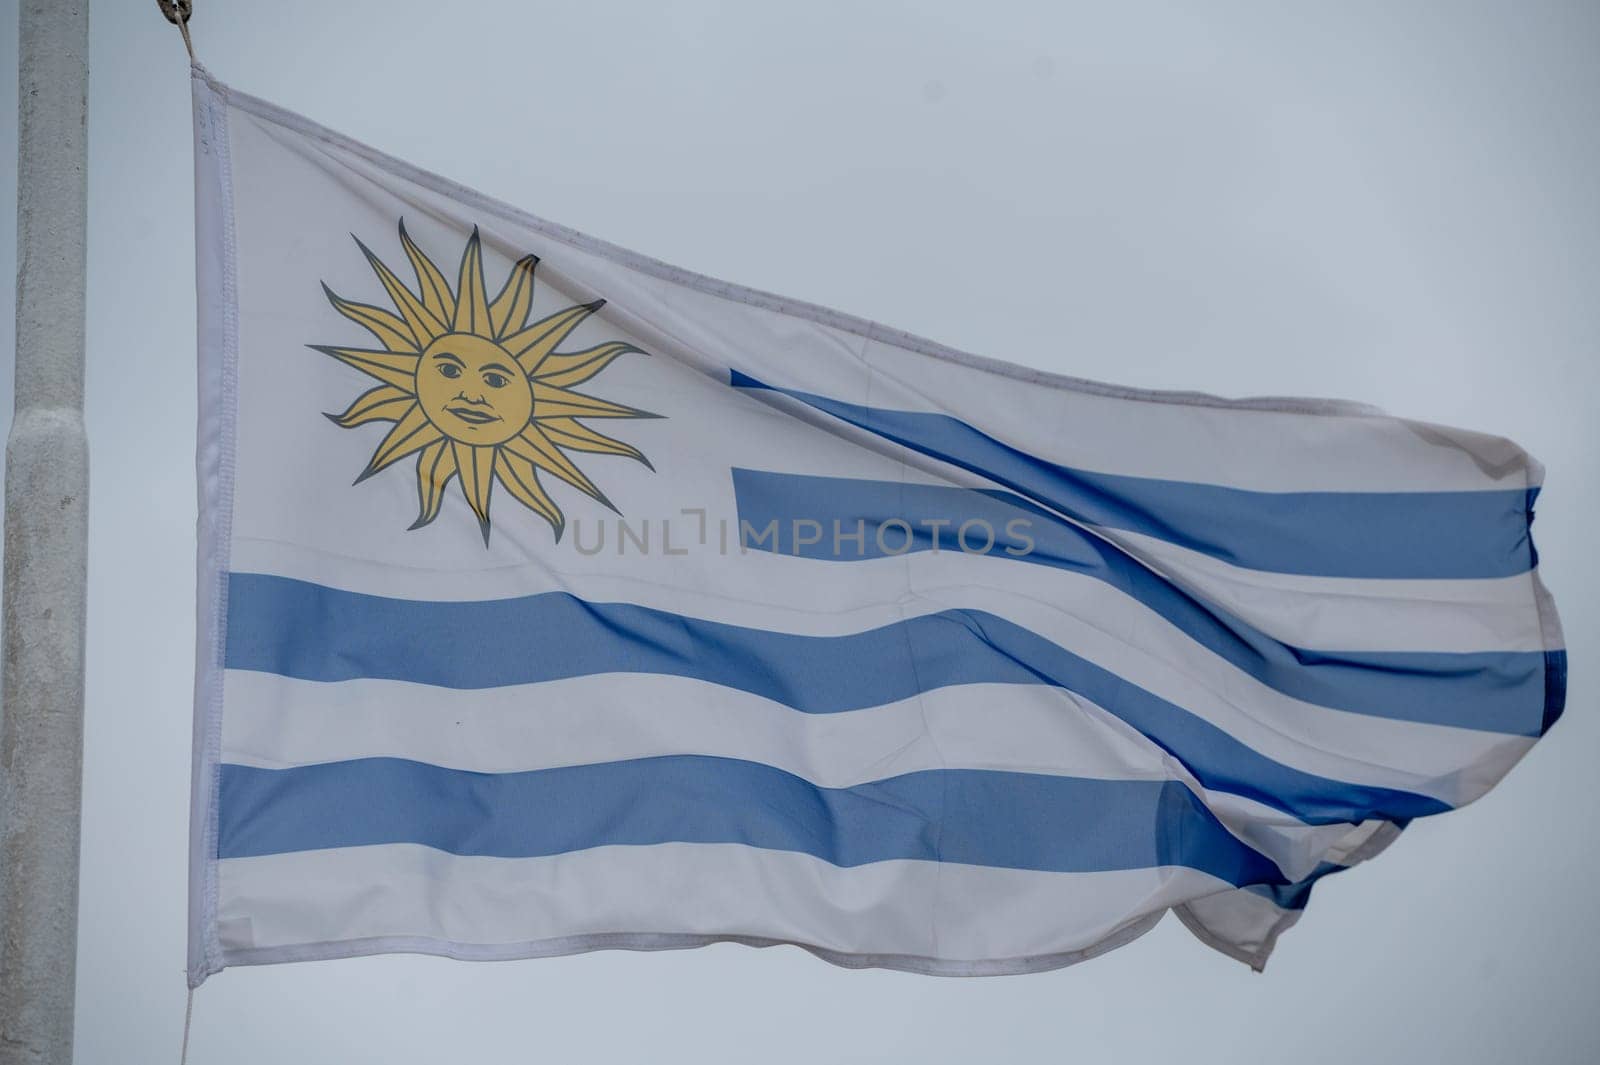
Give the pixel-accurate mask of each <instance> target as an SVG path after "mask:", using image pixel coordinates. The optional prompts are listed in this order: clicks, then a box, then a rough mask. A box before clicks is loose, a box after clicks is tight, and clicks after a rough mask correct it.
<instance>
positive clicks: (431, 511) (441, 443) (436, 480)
mask: <svg viewBox="0 0 1600 1065" xmlns="http://www.w3.org/2000/svg"><path fill="white" fill-rule="evenodd" d="M455 475H456V453H455V448H453V447H452V446H451V444H450V441H448V440H445V439H439V440H435V441H434V442H433V443H431V444H428V445H427V446H425V447H424V448H423V449H422V450H421V451H420V452H418V453H417V500H418V503H419V505H420V508H421V509H420V512H419V513H418V514H417V520H416V521H414V522H412V523H411V528H412V529H420V528H422V527H423V526H424V525H426V524H428V523H429V522H430V521H432V520H433V519H434V518H437V517H438V516H439V508H440V507H441V506H442V505H443V503H444V490H445V488H446V486H448V485H449V484H450V478H452V477H454V476H455Z"/></svg>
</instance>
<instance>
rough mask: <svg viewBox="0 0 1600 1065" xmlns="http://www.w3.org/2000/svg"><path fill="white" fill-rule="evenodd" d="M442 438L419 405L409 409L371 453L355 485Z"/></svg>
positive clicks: (441, 434)
mask: <svg viewBox="0 0 1600 1065" xmlns="http://www.w3.org/2000/svg"><path fill="white" fill-rule="evenodd" d="M443 436H444V434H443V433H441V432H439V430H438V428H437V427H435V426H434V424H433V423H432V422H430V421H429V420H428V416H427V414H425V413H424V412H423V410H422V407H421V405H420V404H419V405H418V406H415V407H413V408H411V410H409V411H407V412H406V415H405V417H403V418H401V419H400V420H399V421H397V422H395V423H394V428H392V429H390V430H389V435H388V436H385V437H384V438H383V442H382V443H380V444H379V445H378V450H376V451H374V452H373V453H372V458H371V460H369V461H368V462H367V468H366V469H365V470H362V471H361V476H360V477H357V478H356V484H360V483H361V482H362V481H364V480H366V479H367V478H368V477H371V476H372V475H373V474H375V473H377V472H378V471H379V470H381V469H383V468H384V467H385V466H390V465H393V464H394V463H396V462H399V461H400V460H401V459H403V458H405V457H406V456H407V455H409V454H411V453H412V452H413V451H417V450H420V449H421V448H424V447H427V446H428V445H429V444H431V443H433V442H434V441H435V440H439V439H441V438H442V437H443Z"/></svg>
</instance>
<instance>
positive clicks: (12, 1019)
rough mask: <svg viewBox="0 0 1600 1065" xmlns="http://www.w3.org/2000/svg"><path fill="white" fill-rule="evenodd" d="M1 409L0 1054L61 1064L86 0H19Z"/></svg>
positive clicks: (78, 721)
mask: <svg viewBox="0 0 1600 1065" xmlns="http://www.w3.org/2000/svg"><path fill="white" fill-rule="evenodd" d="M20 29H21V32H20V36H19V42H18V44H19V48H18V51H19V62H18V70H19V77H18V86H19V93H18V99H17V119H18V124H17V130H18V136H17V368H16V417H15V420H14V421H13V422H12V425H11V436H10V439H9V440H8V441H7V442H6V504H5V506H6V511H5V584H4V630H5V631H4V659H5V664H4V686H3V692H0V700H3V701H0V715H3V717H4V723H3V727H0V1065H24V1063H26V1065H69V1063H70V1062H71V1060H72V1020H73V998H74V992H75V984H76V970H77V948H78V816H79V811H80V808H81V805H82V774H83V637H84V600H85V577H86V562H87V559H86V556H87V547H88V544H87V540H88V502H89V500H88V489H89V459H88V441H87V438H86V435H85V433H84V423H83V337H84V244H85V235H86V234H85V216H86V188H87V162H86V160H87V156H86V139H87V130H86V118H87V91H88V80H89V68H88V46H89V12H88V2H87V0H22V3H21V17H20Z"/></svg>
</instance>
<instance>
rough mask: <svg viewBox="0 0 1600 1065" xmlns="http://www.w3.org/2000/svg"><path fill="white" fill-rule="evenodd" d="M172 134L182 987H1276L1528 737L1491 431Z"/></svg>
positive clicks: (1537, 596) (1510, 502)
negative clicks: (187, 693)
mask: <svg viewBox="0 0 1600 1065" xmlns="http://www.w3.org/2000/svg"><path fill="white" fill-rule="evenodd" d="M195 116H196V147H197V151H196V162H197V188H198V193H197V196H198V243H199V276H200V286H201V289H200V296H201V299H200V308H201V325H200V345H199V350H200V381H201V395H200V449H199V474H200V496H201V510H200V515H201V520H200V563H199V669H198V679H197V691H196V703H197V711H196V725H195V775H194V781H195V783H194V808H193V823H194V830H193V873H192V885H191V887H192V913H191V946H190V955H189V976H190V980H191V982H193V983H198V982H199V981H201V980H203V979H204V978H205V977H206V976H207V975H208V974H210V973H214V972H216V971H218V970H220V969H222V968H224V967H225V966H229V965H242V964H255V963H263V962H275V961H287V960H299V959H310V958H331V957H340V956H346V955H354V954H368V953H374V952H379V951H421V952H426V953H433V954H442V955H448V956H451V957H457V958H518V957H534V956H540V955H551V954H562V953H568V952H573V951H584V950H593V949H598V948H604V947H625V948H633V949H655V948H666V947H687V946H696V945H700V944H705V943H710V942H713V941H719V940H732V941H737V942H743V943H750V944H757V945H762V944H774V943H791V944H797V945H799V946H802V947H805V948H806V949H808V950H810V951H813V952H815V953H816V954H818V955H820V956H821V957H823V958H825V959H827V960H829V961H832V962H835V963H838V964H840V965H848V966H885V967H891V968H899V969H908V970H913V971H917V972H924V973H940V974H986V973H1014V972H1026V971H1032V970H1039V969H1048V968H1051V967H1054V966H1060V965H1065V964H1068V963H1070V962H1073V961H1077V960H1079V959H1082V958H1086V957H1089V956H1091V955H1093V954H1096V953H1099V952H1101V951H1104V950H1107V949H1110V948H1111V947H1115V946H1117V945H1119V944H1122V943H1126V942H1128V941H1129V940H1131V939H1133V938H1134V937H1136V936H1138V935H1139V934H1140V933H1142V932H1144V931H1145V930H1147V929H1148V928H1150V927H1151V926H1152V925H1153V924H1154V923H1155V922H1156V921H1157V920H1159V919H1160V918H1161V916H1162V915H1163V914H1164V913H1166V911H1167V910H1169V909H1170V910H1174V911H1176V912H1177V914H1178V916H1179V917H1180V918H1181V919H1182V920H1183V921H1184V923H1185V924H1187V925H1188V926H1189V927H1190V928H1191V929H1193V931H1194V932H1195V934H1196V935H1197V936H1199V937H1200V938H1201V939H1202V940H1203V941H1205V942H1206V943H1209V944H1210V945H1212V946H1214V947H1216V948H1217V949H1218V950H1220V951H1222V952H1224V953H1226V954H1228V955H1231V956H1233V957H1235V958H1238V959H1241V960H1243V961H1246V962H1248V963H1250V964H1252V965H1256V966H1259V965H1261V964H1262V963H1263V962H1264V960H1265V959H1266V956H1267V954H1268V952H1269V951H1270V950H1271V949H1272V947H1273V944H1274V942H1275V941H1276V939H1277V937H1278V935H1279V934H1280V933H1281V932H1282V931H1283V930H1284V929H1285V928H1287V927H1288V926H1289V925H1291V924H1293V923H1294V922H1295V921H1296V920H1297V919H1298V917H1299V915H1300V913H1301V911H1302V909H1303V908H1304V907H1305V905H1306V901H1307V898H1308V896H1309V895H1310V893H1311V888H1312V886H1313V884H1314V883H1315V882H1316V881H1317V880H1318V879H1319V878H1321V877H1323V876H1326V875H1328V874H1330V873H1336V872H1340V871H1342V870H1344V869H1346V868H1348V867H1350V866H1352V865H1355V864H1356V863H1358V862H1361V861H1363V860H1365V859H1367V858H1369V857H1371V856H1373V855H1375V854H1376V853H1378V852H1379V851H1380V850H1382V849H1383V848H1384V847H1385V846H1386V845H1388V844H1389V843H1391V842H1392V841H1393V840H1394V839H1395V838H1396V837H1397V836H1398V835H1399V833H1400V831H1401V830H1402V828H1403V827H1404V826H1405V825H1406V824H1407V823H1408V822H1410V820H1411V819H1412V818H1415V817H1420V816H1424V815H1429V814H1437V813H1443V812H1445V811H1448V810H1450V809H1452V808H1453V807H1456V806H1460V805H1461V804H1463V803H1467V802H1470V801H1472V800H1473V799H1475V798H1477V797H1478V796H1480V795H1482V794H1483V793H1484V791H1485V790H1487V789H1488V788H1489V787H1491V786H1492V785H1493V784H1494V783H1495V782H1496V781H1497V780H1498V779H1499V778H1500V777H1501V776H1502V775H1504V774H1505V773H1506V772H1507V771H1508V770H1509V769H1510V768H1511V766H1512V765H1513V764H1514V763H1515V762H1516V761H1517V760H1518V759H1519V758H1521V757H1522V755H1523V754H1524V753H1526V752H1527V750H1528V749H1529V747H1530V746H1532V744H1533V743H1534V742H1535V741H1536V740H1537V739H1538V738H1539V737H1540V736H1541V735H1542V734H1543V733H1544V732H1545V731H1546V730H1548V729H1549V728H1550V727H1551V725H1552V723H1553V722H1554V721H1555V719H1556V718H1557V716H1558V715H1559V714H1560V712H1561V705H1562V694H1563V677H1564V668H1565V659H1564V654H1563V651H1562V646H1563V645H1562V639H1561V630H1560V627H1559V625H1558V622H1557V620H1556V614H1555V610H1554V608H1553V606H1552V604H1551V601H1550V599H1549V597H1548V596H1547V595H1546V593H1545V591H1544V589H1543V587H1542V586H1541V585H1540V582H1539V578H1538V575H1537V572H1536V569H1535V564H1536V557H1535V554H1534V550H1533V544H1532V542H1531V541H1530V539H1529V534H1528V528H1529V523H1530V521H1531V519H1532V516H1533V514H1532V507H1533V501H1534V496H1535V495H1536V493H1537V492H1538V486H1539V481H1540V470H1539V466H1538V464H1537V463H1536V462H1534V461H1533V460H1532V459H1531V458H1529V457H1528V455H1526V454H1525V453H1524V452H1523V451H1522V450H1520V449H1519V448H1518V447H1517V446H1516V445H1514V444H1512V443H1510V442H1508V441H1506V440H1503V439H1499V438H1497V437H1493V436H1485V435H1481V434H1478V433H1472V432H1466V431H1463V430H1458V429H1450V428H1444V427H1440V426H1434V425H1423V424H1418V423H1414V422H1407V421H1403V420H1400V419H1397V418H1391V417H1387V416H1385V415H1383V414H1381V413H1379V412H1377V411H1374V410H1370V409H1367V408H1364V407H1358V406H1353V405H1348V404H1340V403H1325V402H1318V401H1311V400H1292V399H1261V400H1248V401H1226V400H1219V399H1215V398H1212V397H1209V396H1204V395H1197V394H1190V393H1152V392H1142V391H1136V390H1131V389H1121V388H1114V387H1110V386H1106V385H1099V384H1092V383H1089V382H1085V381H1078V380H1071V379H1064V378H1061V377H1057V376H1053V375H1049V374H1043V373H1038V372H1034V371H1030V370H1025V369H1022V368H1019V367H1016V366H1012V365H1009V364H1006V363H1002V362H996V361H993V360H990V359H987V358H982V357H979V356H975V355H967V354H963V353H961V352H956V351H951V350H949V349H946V348H943V347H940V346H939V345H937V344H933V343H930V342H928V341H925V340H920V339H918V338H916V337H912V336H908V335H906V334H904V333H900V332H897V331H895V330H893V329H889V328H886V327H884V326H881V325H876V324H874V323H871V322H867V321H862V320H860V319H856V318H852V317H849V316H847V315H843V314H838V313H835V312H832V311H828V310H823V309H821V308H819V307H814V306H810V305H806V304H802V303H796V302H793V301H790V300H785V299H782V298H779V297H777V296H771V295H767V294H765V293H761V292H754V291H751V290H749V289H745V288H740V287H737V286H734V285H729V284H725V283H723V282H720V281H714V280H711V279H709V278H705V277H701V276H698V275H695V274H691V273H687V272H685V271H683V270H679V269H676V268H674V267H671V266H668V265H666V264H664V263H661V262H657V261H655V260H652V259H648V258H645V257H643V256H640V255H637V254H634V253H631V252H628V251H624V250H622V249H620V248H616V247H613V246H611V245H608V244H605V243H602V242H600V241H597V240H594V239H592V238H590V237H586V236H584V235H583V234H581V233H576V232H573V231H572V230H570V229H566V228H563V227H561V226H558V225H555V224H552V223H549V222H545V221H542V220H540V219H538V218H536V217H533V216H531V215H527V214H524V213H522V212H520V211H517V210H514V209H512V208H510V207H507V206H505V205H504V204H500V203H496V202H493V201H491V200H489V199H487V198H485V197H483V196H480V195H477V194H475V193H473V192H471V191H469V190H467V189H464V188H461V187H459V186H457V185H453V184H451V183H450V182H448V181H446V180H444V179H442V178H439V177H435V176H433V175H431V174H427V173H423V172H421V171H419V170H417V169H416V168H415V167H412V166H409V165H407V164H405V163H403V162H400V161H398V160H395V159H391V158H388V157H386V156H384V155H382V154H380V153H378V152H375V151H373V150H372V149H369V148H366V147H364V146H362V145H360V144H356V143H354V142H352V141H350V140H348V139H347V138H344V137H341V136H339V135H337V134H334V133H331V132H329V131H328V130H325V129H322V128H320V127H318V126H315V125H313V124H312V123H310V122H308V121H306V120H304V119H302V118H299V117H297V116H294V115H291V114H286V113H285V112H283V111H281V110H279V109H277V108H275V107H272V106H270V105H268V104H265V103H263V102H261V101H259V100H255V99H252V98H250V97H247V96H243V95H241V94H238V93H235V92H233V91H231V90H229V89H226V88H224V87H223V86H220V85H218V84H216V83H215V82H212V81H210V80H208V79H207V78H206V77H205V76H203V75H202V76H199V77H197V80H196V82H195ZM352 236H353V237H354V239H352Z"/></svg>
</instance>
